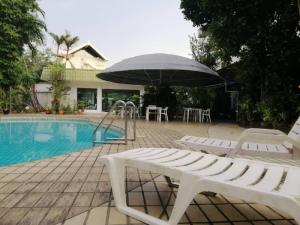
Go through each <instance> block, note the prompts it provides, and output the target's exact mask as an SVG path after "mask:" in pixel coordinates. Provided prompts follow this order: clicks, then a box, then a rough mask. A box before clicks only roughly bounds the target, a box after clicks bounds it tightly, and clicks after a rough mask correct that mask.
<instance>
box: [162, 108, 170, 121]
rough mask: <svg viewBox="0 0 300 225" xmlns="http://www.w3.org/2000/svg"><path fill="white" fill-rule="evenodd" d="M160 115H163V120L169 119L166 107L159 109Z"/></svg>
mask: <svg viewBox="0 0 300 225" xmlns="http://www.w3.org/2000/svg"><path fill="white" fill-rule="evenodd" d="M161 116H164V117H165V121H167V122H168V121H169V117H168V107H165V108H162V109H161Z"/></svg>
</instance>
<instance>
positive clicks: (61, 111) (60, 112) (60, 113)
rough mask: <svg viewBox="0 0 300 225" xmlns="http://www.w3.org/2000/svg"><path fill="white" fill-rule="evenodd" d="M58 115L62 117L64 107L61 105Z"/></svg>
mask: <svg viewBox="0 0 300 225" xmlns="http://www.w3.org/2000/svg"><path fill="white" fill-rule="evenodd" d="M58 113H59V115H64V106H63V105H61V106H60V107H59V110H58Z"/></svg>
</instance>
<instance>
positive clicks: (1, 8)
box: [0, 0, 46, 89]
mask: <svg viewBox="0 0 300 225" xmlns="http://www.w3.org/2000/svg"><path fill="white" fill-rule="evenodd" d="M43 16H44V12H43V11H42V9H41V8H40V7H39V5H38V3H37V1H36V0H26V1H23V0H1V1H0V86H1V87H2V88H4V89H8V87H9V86H14V85H16V84H17V83H18V76H19V74H21V73H22V54H23V49H24V47H25V46H28V47H29V48H30V49H32V50H34V49H35V47H34V46H35V45H34V43H36V42H39V43H41V42H43V31H44V30H46V25H45V23H44V22H43V21H42V20H41V19H40V18H41V17H43Z"/></svg>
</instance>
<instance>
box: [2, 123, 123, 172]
mask: <svg viewBox="0 0 300 225" xmlns="http://www.w3.org/2000/svg"><path fill="white" fill-rule="evenodd" d="M95 127H96V126H95V125H94V124H93V123H91V122H89V121H80V120H27V121H26V120H3V121H1V120H0V166H7V165H12V164H15V163H23V162H30V161H33V160H38V159H44V158H49V157H53V156H58V155H63V154H66V153H72V152H76V151H80V150H83V149H87V148H91V147H92V146H93V143H92V133H93V131H94V129H95ZM100 132H102V133H103V129H102V130H100ZM100 132H98V133H97V137H99V138H100ZM121 135H122V133H121V131H119V130H115V129H111V130H109V131H108V133H107V137H110V138H116V137H120V136H121ZM101 137H103V135H101Z"/></svg>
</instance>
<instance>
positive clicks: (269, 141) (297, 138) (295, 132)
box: [176, 117, 300, 155]
mask: <svg viewBox="0 0 300 225" xmlns="http://www.w3.org/2000/svg"><path fill="white" fill-rule="evenodd" d="M176 143H178V144H179V145H183V146H185V147H191V148H197V149H200V150H204V151H208V152H210V153H215V154H218V155H221V154H234V153H237V152H239V151H240V150H241V151H240V152H239V153H246V154H247V153H254V154H255V153H281V154H286V155H287V154H290V155H291V153H293V151H294V150H295V149H300V117H299V118H298V120H297V121H296V123H295V124H294V126H293V127H292V129H291V131H290V132H289V133H288V135H286V134H284V133H283V132H281V131H279V130H271V129H254V128H250V129H247V130H245V131H244V132H243V133H242V134H241V136H240V137H239V139H238V140H237V141H233V140H223V139H215V138H204V137H195V136H184V137H182V138H181V139H179V140H177V141H176Z"/></svg>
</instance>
